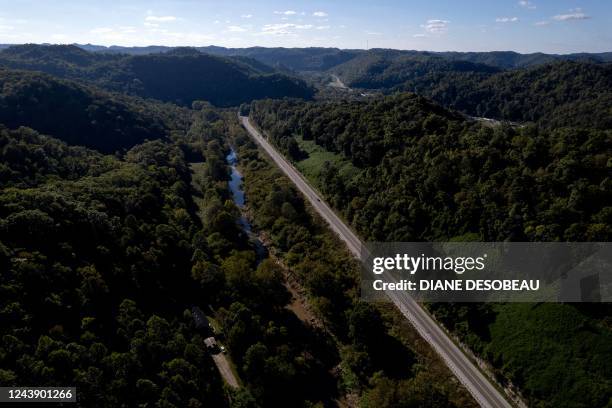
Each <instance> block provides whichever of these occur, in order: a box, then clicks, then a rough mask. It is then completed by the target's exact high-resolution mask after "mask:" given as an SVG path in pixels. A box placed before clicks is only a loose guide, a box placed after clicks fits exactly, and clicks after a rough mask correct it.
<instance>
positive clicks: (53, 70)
mask: <svg viewBox="0 0 612 408" xmlns="http://www.w3.org/2000/svg"><path fill="white" fill-rule="evenodd" d="M0 66H4V67H7V68H13V69H25V70H35V71H42V72H46V73H49V74H52V75H56V76H60V77H62V78H68V79H76V80H81V81H88V82H91V83H93V84H95V85H97V86H100V87H103V88H106V89H109V90H113V91H120V92H127V93H129V94H132V95H138V96H142V97H146V98H155V99H159V100H162V101H168V102H173V103H178V104H180V105H190V104H191V103H192V102H193V101H195V100H206V101H209V102H211V103H212V104H214V105H217V106H233V105H238V104H240V103H243V102H248V101H251V100H253V99H259V98H278V97H285V96H287V97H298V98H310V97H311V96H312V95H313V90H312V89H311V88H310V87H309V86H308V85H307V84H306V83H305V82H304V81H302V80H300V79H297V78H293V77H289V76H287V75H284V74H281V73H278V72H277V71H275V70H274V69H272V68H269V67H265V66H264V65H262V64H261V63H260V62H257V61H252V60H250V59H245V58H243V59H241V60H236V59H231V58H224V57H218V56H212V55H208V54H203V53H200V52H198V51H197V50H195V49H193V48H178V49H168V50H167V52H166V53H163V54H147V55H126V54H114V53H100V52H97V53H94V52H89V51H86V50H84V49H82V48H79V47H77V46H73V45H50V46H42V45H21V46H14V47H10V48H7V49H5V50H3V51H1V52H0Z"/></svg>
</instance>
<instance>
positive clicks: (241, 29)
mask: <svg viewBox="0 0 612 408" xmlns="http://www.w3.org/2000/svg"><path fill="white" fill-rule="evenodd" d="M227 31H229V32H230V33H243V32H245V31H248V30H247V29H246V28H244V27H240V26H235V25H234V26H229V27H227Z"/></svg>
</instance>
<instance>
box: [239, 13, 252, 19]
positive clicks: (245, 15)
mask: <svg viewBox="0 0 612 408" xmlns="http://www.w3.org/2000/svg"><path fill="white" fill-rule="evenodd" d="M240 17H241V18H251V17H253V15H252V14H243V15H241V16H240Z"/></svg>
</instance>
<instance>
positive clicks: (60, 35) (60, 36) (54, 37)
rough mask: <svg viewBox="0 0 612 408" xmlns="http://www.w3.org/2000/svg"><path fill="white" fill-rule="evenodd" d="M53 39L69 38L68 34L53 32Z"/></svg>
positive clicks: (63, 39) (62, 39)
mask: <svg viewBox="0 0 612 408" xmlns="http://www.w3.org/2000/svg"><path fill="white" fill-rule="evenodd" d="M51 39H52V40H55V41H65V40H67V39H68V36H67V35H66V34H53V35H51Z"/></svg>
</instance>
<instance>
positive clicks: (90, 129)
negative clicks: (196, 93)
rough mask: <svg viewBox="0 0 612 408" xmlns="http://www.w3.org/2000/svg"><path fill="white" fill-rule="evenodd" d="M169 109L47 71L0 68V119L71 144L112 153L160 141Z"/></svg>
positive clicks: (168, 123)
mask: <svg viewBox="0 0 612 408" xmlns="http://www.w3.org/2000/svg"><path fill="white" fill-rule="evenodd" d="M175 109H177V108H175ZM173 113H174V111H173V110H172V109H170V108H169V107H165V106H158V105H156V104H154V103H151V102H145V101H142V100H140V99H137V98H130V97H126V96H123V95H116V94H111V93H108V92H105V91H101V90H98V89H95V88H93V87H89V86H84V85H81V84H77V83H75V82H71V81H66V80H59V79H56V78H53V77H51V76H49V75H46V74H41V73H35V72H26V71H14V70H5V69H0V123H1V124H4V125H6V126H7V127H9V128H17V127H20V126H27V127H30V128H33V129H35V130H37V131H39V132H41V133H44V134H47V135H50V136H53V137H56V138H58V139H60V140H63V141H64V142H66V143H68V144H71V145H80V146H86V147H90V148H94V149H96V150H99V151H101V152H105V153H112V152H114V151H116V150H121V149H128V148H131V147H132V146H134V145H136V144H139V143H142V142H143V141H145V140H146V139H150V140H153V139H165V138H167V137H168V136H169V133H170V130H171V128H172V126H173V125H172V122H173V120H172V118H171V116H172V114H173ZM166 119H167V120H166Z"/></svg>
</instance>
